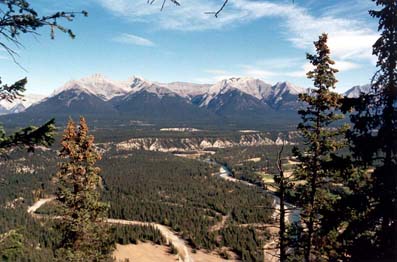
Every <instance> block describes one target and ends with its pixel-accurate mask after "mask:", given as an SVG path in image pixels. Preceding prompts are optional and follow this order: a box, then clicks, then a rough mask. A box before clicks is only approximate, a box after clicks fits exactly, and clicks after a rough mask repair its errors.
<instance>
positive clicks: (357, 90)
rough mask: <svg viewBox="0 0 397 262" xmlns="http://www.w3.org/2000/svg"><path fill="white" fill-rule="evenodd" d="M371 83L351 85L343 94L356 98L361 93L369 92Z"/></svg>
mask: <svg viewBox="0 0 397 262" xmlns="http://www.w3.org/2000/svg"><path fill="white" fill-rule="evenodd" d="M370 88H371V85H369V84H368V85H363V86H353V87H352V88H350V89H349V90H347V91H346V92H345V93H344V95H345V96H346V97H348V98H357V97H359V96H360V94H361V93H364V94H367V93H369V91H370Z"/></svg>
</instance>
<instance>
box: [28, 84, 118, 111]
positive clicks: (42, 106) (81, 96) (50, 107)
mask: <svg viewBox="0 0 397 262" xmlns="http://www.w3.org/2000/svg"><path fill="white" fill-rule="evenodd" d="M25 112H26V113H27V114H29V115H37V116H47V115H48V116H51V115H52V116H56V115H62V116H64V115H72V116H73V115H84V114H88V115H92V114H94V115H103V114H113V113H117V111H116V110H115V109H114V108H113V107H112V105H111V104H110V103H108V102H106V101H103V100H102V99H101V98H99V97H98V96H95V95H93V94H92V93H89V92H85V91H82V90H79V89H67V90H65V91H62V92H60V93H58V94H56V95H54V96H52V97H49V98H47V99H45V100H43V101H42V102H41V103H39V104H35V105H33V106H31V107H29V108H28V109H27V110H26V111H25Z"/></svg>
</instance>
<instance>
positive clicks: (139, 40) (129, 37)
mask: <svg viewBox="0 0 397 262" xmlns="http://www.w3.org/2000/svg"><path fill="white" fill-rule="evenodd" d="M113 41H115V42H118V43H123V44H130V45H140V46H155V44H154V43H153V42H152V41H150V40H149V39H146V38H143V37H140V36H137V35H133V34H127V33H123V34H120V35H119V36H116V37H114V38H113Z"/></svg>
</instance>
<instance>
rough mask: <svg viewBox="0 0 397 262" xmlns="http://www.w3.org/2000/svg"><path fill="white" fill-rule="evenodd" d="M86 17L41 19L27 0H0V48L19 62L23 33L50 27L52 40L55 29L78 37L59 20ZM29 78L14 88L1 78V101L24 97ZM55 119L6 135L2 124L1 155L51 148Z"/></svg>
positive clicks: (60, 14) (71, 15) (64, 15)
mask: <svg viewBox="0 0 397 262" xmlns="http://www.w3.org/2000/svg"><path fill="white" fill-rule="evenodd" d="M79 13H81V14H83V15H87V12H85V11H83V12H77V13H76V12H56V13H54V14H51V15H48V16H41V15H39V14H38V12H37V11H36V10H34V9H33V8H32V7H31V6H30V4H29V2H28V1H25V0H2V1H0V48H3V49H4V50H5V51H7V52H8V53H9V54H10V56H11V57H12V58H13V59H14V62H16V63H17V61H16V59H15V56H17V53H16V51H15V50H14V48H18V47H21V46H23V45H22V43H21V42H20V41H19V36H20V35H21V34H33V35H36V34H37V32H36V31H37V30H38V29H39V28H42V27H49V28H50V30H51V38H54V37H55V30H60V31H61V32H64V33H67V34H68V35H69V36H70V37H71V38H74V37H75V35H74V34H73V32H72V31H71V30H70V29H67V28H65V27H63V26H62V25H61V24H60V23H59V20H61V19H65V20H67V21H72V20H73V19H74V17H75V15H76V14H79ZM26 84H27V79H26V78H24V79H21V80H19V81H17V82H15V83H13V84H11V85H7V84H3V83H2V81H1V76H0V100H7V101H8V102H13V101H15V100H16V99H19V98H22V97H23V92H25V86H26ZM53 131H54V120H50V121H48V122H47V123H45V124H44V125H43V126H41V127H34V126H31V127H27V128H24V129H22V130H20V131H18V132H16V133H14V134H11V135H7V134H6V132H5V130H4V128H3V127H2V126H1V125H0V155H3V154H5V153H6V152H7V151H8V150H9V149H11V148H14V147H27V149H28V150H29V151H32V150H33V149H34V146H36V145H43V146H49V145H50V144H52V143H53V138H52V137H53Z"/></svg>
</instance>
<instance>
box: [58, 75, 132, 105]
mask: <svg viewBox="0 0 397 262" xmlns="http://www.w3.org/2000/svg"><path fill="white" fill-rule="evenodd" d="M68 90H79V91H83V92H87V93H90V94H93V95H96V96H98V97H100V98H101V99H103V100H105V101H107V100H110V99H112V98H113V97H116V96H121V95H125V94H127V93H128V91H129V90H130V88H129V85H128V84H127V83H126V82H125V81H113V80H109V79H107V78H106V77H105V76H103V75H101V74H94V75H92V76H89V77H85V78H82V79H80V80H71V81H69V82H67V83H66V84H65V85H64V86H62V87H60V88H58V89H56V90H55V91H54V93H53V94H52V96H55V95H57V94H60V93H62V92H64V91H68Z"/></svg>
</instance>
